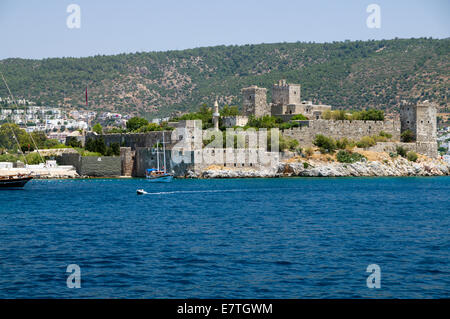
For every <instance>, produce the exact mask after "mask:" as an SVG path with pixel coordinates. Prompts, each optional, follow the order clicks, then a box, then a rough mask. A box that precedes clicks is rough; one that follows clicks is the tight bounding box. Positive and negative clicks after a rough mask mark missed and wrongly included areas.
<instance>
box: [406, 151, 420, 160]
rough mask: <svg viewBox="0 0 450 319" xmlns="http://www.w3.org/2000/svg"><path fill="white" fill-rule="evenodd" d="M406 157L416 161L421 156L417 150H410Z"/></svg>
mask: <svg viewBox="0 0 450 319" xmlns="http://www.w3.org/2000/svg"><path fill="white" fill-rule="evenodd" d="M406 158H407V159H408V161H411V162H415V161H417V159H418V158H419V157H418V156H417V153H416V152H414V151H410V152H408V154H406Z"/></svg>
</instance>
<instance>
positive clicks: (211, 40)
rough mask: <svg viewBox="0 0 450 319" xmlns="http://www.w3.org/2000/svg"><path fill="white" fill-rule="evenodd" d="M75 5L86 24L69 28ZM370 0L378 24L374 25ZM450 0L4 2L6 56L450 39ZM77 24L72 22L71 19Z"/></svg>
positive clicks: (0, 27)
mask: <svg viewBox="0 0 450 319" xmlns="http://www.w3.org/2000/svg"><path fill="white" fill-rule="evenodd" d="M70 4H77V5H78V6H79V8H80V28H69V27H68V25H67V19H68V17H69V16H70V15H71V13H68V12H67V7H68V6H69V5H70ZM370 4H377V5H378V6H379V8H380V18H381V19H380V21H381V22H380V28H369V27H368V26H367V23H366V20H367V18H368V16H369V15H371V13H367V12H366V9H367V7H368V5H370ZM449 18H450V0H425V1H424V0H395V1H393V0H369V1H363V0H345V1H339V0H328V1H325V0H309V1H304V0H272V1H268V0H221V1H218V0H183V1H182V0H159V1H155V0H126V1H125V0H121V1H116V0H114V1H113V0H109V1H106V0H68V1H67V0H45V1H42V0H0V59H5V58H12V57H20V58H31V59H42V58H48V57H80V56H93V55H99V54H102V55H103V54H105V55H111V54H118V53H130V52H142V51H167V50H181V49H187V48H195V47H203V46H215V45H223V44H225V45H234V44H238V45H239V44H258V43H276V42H297V41H301V42H310V41H311V42H332V41H344V40H368V39H393V38H395V37H398V38H412V37H414V38H418V37H433V38H447V37H450V19H449ZM71 21H72V20H71Z"/></svg>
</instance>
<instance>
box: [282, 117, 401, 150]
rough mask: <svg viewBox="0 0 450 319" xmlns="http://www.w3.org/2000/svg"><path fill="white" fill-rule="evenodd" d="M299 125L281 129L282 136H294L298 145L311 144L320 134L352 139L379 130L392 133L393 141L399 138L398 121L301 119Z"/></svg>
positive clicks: (372, 133)
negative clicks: (300, 124)
mask: <svg viewBox="0 0 450 319" xmlns="http://www.w3.org/2000/svg"><path fill="white" fill-rule="evenodd" d="M302 125H303V126H301V127H294V128H291V129H288V130H283V131H282V134H283V136H287V137H290V138H294V139H296V140H298V141H299V143H300V146H302V147H309V146H312V143H313V140H314V138H315V136H316V135H318V134H322V135H325V136H329V137H332V138H334V139H340V138H342V137H346V138H348V139H352V140H360V139H361V138H362V137H363V136H370V135H378V134H380V132H381V131H383V132H385V133H389V134H391V135H392V139H393V140H395V141H399V140H400V122H399V121H391V120H387V121H329V120H314V121H302Z"/></svg>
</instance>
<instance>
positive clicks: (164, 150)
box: [163, 131, 166, 174]
mask: <svg viewBox="0 0 450 319" xmlns="http://www.w3.org/2000/svg"><path fill="white" fill-rule="evenodd" d="M163 154H164V174H165V173H166V143H165V142H164V131H163Z"/></svg>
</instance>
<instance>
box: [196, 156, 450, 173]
mask: <svg viewBox="0 0 450 319" xmlns="http://www.w3.org/2000/svg"><path fill="white" fill-rule="evenodd" d="M448 175H450V163H446V162H444V161H441V160H435V159H427V160H424V161H420V162H411V161H408V160H407V159H405V158H403V157H398V158H395V159H392V160H385V161H361V162H356V163H339V162H325V161H319V160H299V161H286V162H282V163H280V164H278V165H277V166H276V167H272V168H268V169H260V170H255V169H233V168H224V167H213V168H208V169H206V170H204V171H202V172H201V173H199V174H195V173H193V172H190V174H189V175H188V176H187V177H191V178H256V177H262V178H264V177H265V178H268V177H291V176H303V177H352V176H353V177H375V176H448Z"/></svg>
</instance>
